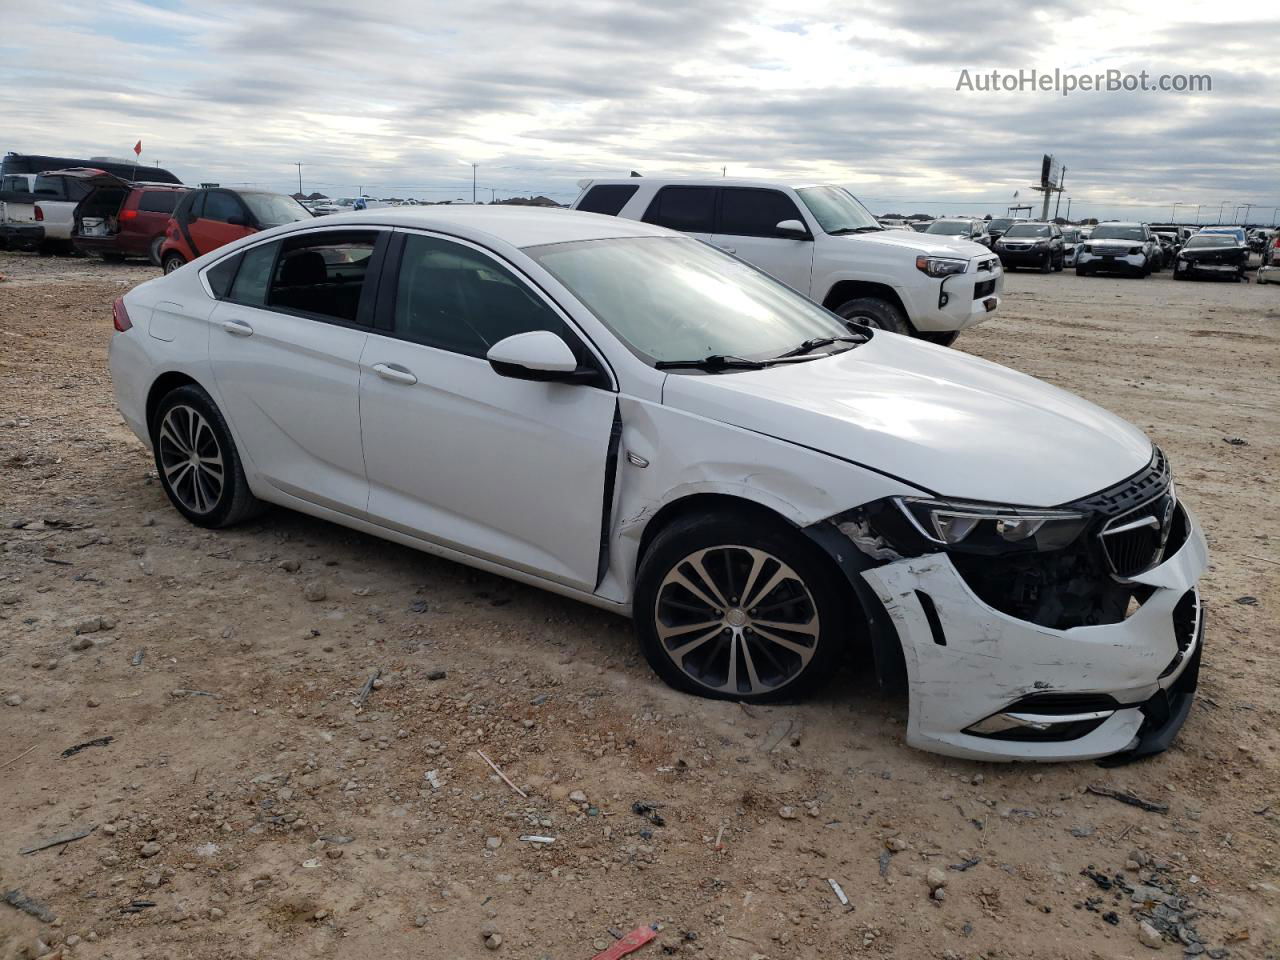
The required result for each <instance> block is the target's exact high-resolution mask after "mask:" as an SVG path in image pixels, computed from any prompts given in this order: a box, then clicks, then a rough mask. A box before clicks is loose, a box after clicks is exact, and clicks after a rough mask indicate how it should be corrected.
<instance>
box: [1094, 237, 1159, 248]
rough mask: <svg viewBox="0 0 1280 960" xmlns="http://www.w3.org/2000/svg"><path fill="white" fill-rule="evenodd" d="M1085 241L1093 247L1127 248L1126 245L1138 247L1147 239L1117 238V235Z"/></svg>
mask: <svg viewBox="0 0 1280 960" xmlns="http://www.w3.org/2000/svg"><path fill="white" fill-rule="evenodd" d="M1085 242H1086V243H1088V244H1089V245H1090V246H1094V247H1125V248H1128V247H1140V246H1142V245H1143V244H1144V243H1146V242H1147V241H1145V240H1121V239H1119V238H1118V237H1103V238H1102V239H1101V240H1093V239H1090V240H1087V241H1085Z"/></svg>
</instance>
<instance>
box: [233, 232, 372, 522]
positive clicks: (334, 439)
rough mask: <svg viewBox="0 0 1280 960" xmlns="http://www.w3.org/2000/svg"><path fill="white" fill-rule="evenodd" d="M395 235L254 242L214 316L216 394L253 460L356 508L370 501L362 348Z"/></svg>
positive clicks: (303, 488)
mask: <svg viewBox="0 0 1280 960" xmlns="http://www.w3.org/2000/svg"><path fill="white" fill-rule="evenodd" d="M388 236H389V233H388V231H385V230H372V229H359V230H351V229H347V230H343V229H341V228H338V229H326V230H308V231H306V232H304V233H298V234H292V235H290V236H287V237H285V238H283V239H281V240H276V241H272V242H268V243H263V244H258V245H256V246H252V247H249V248H248V249H247V250H245V251H244V252H243V253H241V254H238V255H237V256H239V257H240V263H239V266H238V268H237V270H236V274H235V278H234V280H233V281H232V282H231V285H230V289H229V291H228V293H227V294H226V296H225V299H224V300H223V302H221V303H219V304H218V306H217V307H216V308H215V309H214V311H213V314H212V316H211V318H210V321H211V329H210V331H209V356H210V360H211V361H212V365H213V372H214V377H215V379H216V381H217V385H218V393H219V396H220V405H221V407H222V410H223V412H224V413H225V414H226V416H227V419H228V420H229V421H230V422H231V424H232V426H233V428H234V429H235V430H236V433H237V440H238V442H239V443H240V444H242V447H243V449H244V450H245V451H246V453H247V454H248V456H249V459H250V461H251V462H252V464H253V467H254V468H255V470H256V471H257V472H258V473H259V474H260V475H261V476H262V477H263V478H264V479H265V480H266V481H267V482H268V483H270V484H271V485H272V486H274V487H276V488H277V489H278V490H282V491H284V492H285V493H288V494H291V495H293V496H295V497H298V498H300V499H302V500H305V501H308V502H310V503H314V504H318V505H320V506H323V507H327V508H329V509H332V510H337V511H339V512H342V513H345V514H348V515H352V516H363V515H364V512H365V508H366V507H367V505H368V483H367V481H366V479H365V471H364V454H363V451H362V450H361V446H360V399H359V384H360V354H361V351H362V350H363V349H364V344H365V340H366V339H367V338H368V335H369V334H368V331H369V329H370V324H371V318H372V315H373V295H374V288H375V287H376V282H375V279H376V276H377V271H378V266H379V264H380V263H381V257H382V251H383V250H384V248H385V245H386V240H387V237H388ZM221 262H222V261H219V263H221ZM217 269H218V265H215V266H214V267H211V268H210V272H213V271H215V270H217Z"/></svg>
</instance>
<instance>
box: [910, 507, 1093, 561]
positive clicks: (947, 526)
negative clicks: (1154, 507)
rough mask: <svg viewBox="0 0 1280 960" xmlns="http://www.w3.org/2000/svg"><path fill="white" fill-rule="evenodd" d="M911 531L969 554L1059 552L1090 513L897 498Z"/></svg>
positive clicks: (1077, 531) (1072, 537)
mask: <svg viewBox="0 0 1280 960" xmlns="http://www.w3.org/2000/svg"><path fill="white" fill-rule="evenodd" d="M897 503H898V506H899V507H900V508H901V509H902V511H903V512H904V513H905V514H906V515H907V518H908V519H909V520H910V521H911V522H912V525H913V526H914V527H915V528H916V530H917V531H918V532H919V533H921V534H923V535H924V536H925V537H926V538H927V539H928V540H930V541H932V542H933V543H935V544H938V545H940V546H943V547H954V548H956V549H960V550H966V551H974V552H984V553H985V552H1007V551H1008V550H1010V549H1019V548H1021V549H1025V550H1058V549H1060V548H1062V547H1065V546H1067V545H1068V544H1070V543H1071V542H1072V541H1073V540H1075V538H1076V537H1078V536H1079V535H1080V532H1081V531H1082V530H1084V528H1085V527H1086V526H1088V525H1089V515H1088V514H1084V513H1079V512H1076V511H1072V510H1041V509H1037V508H1034V507H1004V506H998V505H993V504H985V503H964V502H948V501H943V500H923V499H917V498H914V497H903V498H900V499H898V501H897Z"/></svg>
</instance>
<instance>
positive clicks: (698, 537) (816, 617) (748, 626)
mask: <svg viewBox="0 0 1280 960" xmlns="http://www.w3.org/2000/svg"><path fill="white" fill-rule="evenodd" d="M701 551H707V553H705V554H702V553H701ZM748 551H756V554H754V555H753V554H752V553H749V552H748ZM761 555H763V556H767V558H768V559H765V560H763V561H762V562H761V566H760V567H759V568H758V571H757V576H756V578H755V580H754V587H755V588H758V589H764V588H766V587H769V586H770V583H771V582H772V580H773V578H774V576H775V574H777V575H780V576H782V577H783V579H781V580H780V582H778V584H777V585H776V586H773V587H772V589H770V590H769V591H768V592H767V593H764V594H763V595H758V596H756V597H754V598H749V597H746V598H742V599H743V600H750V599H754V600H755V601H756V603H757V606H756V607H754V608H751V607H750V606H749V605H748V606H745V607H733V606H730V607H724V608H718V609H717V608H714V607H712V606H710V605H708V604H707V603H706V602H705V601H706V600H711V601H717V600H718V599H719V596H718V594H719V593H720V592H729V593H730V595H729V596H728V597H724V599H727V600H729V601H730V602H731V603H735V602H738V600H739V598H737V597H735V596H732V591H733V590H734V589H737V588H742V587H749V586H752V580H751V578H750V570H751V569H752V564H753V556H761ZM693 557H701V558H705V559H706V565H705V566H703V570H707V571H710V572H709V573H708V576H709V577H710V576H712V575H713V573H714V576H715V577H716V579H718V580H719V585H718V586H716V588H715V589H714V590H711V591H707V590H706V585H707V581H706V580H703V579H702V578H701V577H700V575H699V574H698V573H697V571H696V570H695V569H694V567H693V566H692V564H691V562H690V561H691V558H693ZM784 565H785V568H787V569H784ZM676 573H679V574H680V575H682V576H685V577H686V578H688V580H689V582H692V583H693V584H694V585H695V586H699V584H701V587H702V589H703V596H704V597H705V600H704V599H702V598H699V597H698V596H697V595H696V594H695V593H693V592H692V591H689V590H687V589H686V588H685V587H684V586H682V585H680V584H676V583H671V582H669V581H668V577H669V576H671V575H674V574H676ZM792 575H794V577H793V576H792ZM762 583H763V584H764V586H763V587H762V586H761V584H762ZM726 587H727V588H728V590H727V591H725V588H726ZM762 600H763V601H766V602H764V603H761V602H760V601H762ZM690 601H691V602H690ZM752 609H754V610H758V611H760V613H761V615H758V616H755V617H754V619H753V617H752V615H751V610H752ZM854 609H856V607H855V606H854V604H853V600H852V591H851V588H850V587H849V585H848V583H847V581H845V580H844V578H843V577H842V576H841V574H840V572H839V571H838V570H837V569H836V567H835V565H834V564H833V563H832V562H831V560H830V558H828V557H827V555H826V554H825V553H823V552H822V549H821V548H820V547H818V546H817V544H815V543H812V542H811V541H809V540H808V539H807V538H806V537H805V536H804V535H803V534H801V533H799V532H797V531H796V530H794V529H792V528H791V527H789V526H788V525H787V524H786V523H785V522H784V521H782V520H779V519H777V518H776V517H773V516H772V515H769V514H767V513H764V512H763V511H755V510H744V511H742V512H732V513H716V514H700V515H694V516H689V517H684V518H682V519H679V520H676V521H675V522H673V523H672V524H671V525H670V526H669V527H667V528H666V529H665V530H663V531H662V532H660V533H659V534H658V536H657V537H656V538H655V539H654V541H653V543H652V544H651V545H650V546H649V548H648V550H647V551H646V552H645V555H644V559H643V560H642V562H641V564H640V569H639V573H638V576H637V582H636V591H635V603H634V617H635V626H636V635H637V637H638V638H639V641H640V648H641V650H642V651H643V652H644V655H645V658H646V659H647V660H648V661H649V665H650V666H651V667H653V669H654V671H655V672H656V673H657V674H658V676H660V677H661V678H662V679H663V680H664V681H666V682H667V683H668V684H669V685H671V686H672V687H675V688H676V689H677V690H683V691H684V692H686V693H692V694H696V695H698V696H703V697H710V698H712V699H717V700H744V701H746V702H748V703H768V702H772V701H776V700H783V699H791V698H794V697H798V696H800V695H802V694H804V693H807V692H810V691H812V690H814V689H816V688H817V687H818V685H819V684H821V683H823V682H824V681H826V680H828V679H830V677H831V675H832V673H833V672H834V670H835V667H836V664H837V662H838V660H839V658H840V656H841V654H842V653H843V652H844V651H845V650H846V649H848V648H849V646H850V625H851V621H852V617H851V615H850V614H851V612H852V611H853V610H854ZM717 614H719V616H718V617H717ZM704 616H705V617H709V618H711V619H710V620H708V621H702V620H700V619H699V618H701V617H704ZM717 620H718V621H719V622H720V623H721V624H722V625H721V626H718V627H717V626H716V625H715V623H716V622H717ZM673 621H674V622H673ZM744 621H745V623H744ZM701 622H708V623H710V624H711V626H710V628H709V630H708V631H707V633H706V634H705V635H703V634H701V632H700V631H699V630H698V629H696V628H694V629H692V630H689V629H687V628H688V627H690V626H693V625H694V624H697V623H701ZM735 622H736V626H730V625H729V624H731V623H735ZM782 622H786V623H790V624H792V625H793V626H797V627H800V626H802V627H804V629H803V630H796V631H792V630H790V629H786V630H779V629H778V628H777V624H778V623H782ZM766 623H768V624H770V626H769V628H768V631H767V632H768V633H774V634H775V635H778V636H781V638H782V640H784V641H787V642H788V643H789V644H790V646H783V645H780V644H778V643H777V642H776V641H774V640H773V639H771V638H768V637H766V631H765V627H764V624H766ZM681 626H684V627H686V629H684V630H681ZM753 627H754V628H755V629H754V630H753ZM673 629H674V630H676V631H678V632H676V633H675V634H674V635H672V634H668V636H667V637H666V640H665V641H664V639H663V637H662V635H661V633H660V631H663V630H665V631H671V630H673ZM703 636H705V639H702V637H703ZM699 639H702V642H701V643H700V644H699V645H698V646H696V647H695V648H693V649H692V650H689V651H687V652H686V653H685V654H684V655H683V656H682V657H681V663H684V664H687V666H688V672H686V670H685V669H684V668H682V667H681V666H680V665H679V664H677V662H676V659H675V658H674V657H673V656H672V654H671V653H670V652H668V651H669V649H671V648H673V647H674V648H675V649H677V650H678V649H679V648H680V646H682V645H687V644H689V643H691V642H694V641H697V640H699ZM744 651H750V657H749V658H747V657H745V656H744V655H743V652H744ZM801 651H803V652H801ZM731 656H732V657H733V658H734V660H735V662H741V663H743V664H744V669H743V670H741V671H737V672H738V676H737V678H736V683H731V682H730V675H729V663H730V657H731ZM747 663H750V664H751V666H749V667H747V666H745V665H746V664H747ZM742 674H746V676H742ZM717 686H719V687H720V689H717Z"/></svg>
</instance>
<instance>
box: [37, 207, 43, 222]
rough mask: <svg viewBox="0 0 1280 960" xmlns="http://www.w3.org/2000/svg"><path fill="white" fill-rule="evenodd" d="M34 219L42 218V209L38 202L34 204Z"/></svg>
mask: <svg viewBox="0 0 1280 960" xmlns="http://www.w3.org/2000/svg"><path fill="white" fill-rule="evenodd" d="M36 219H37V220H43V219H44V211H43V210H41V209H40V204H38V203H37V204H36Z"/></svg>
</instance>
